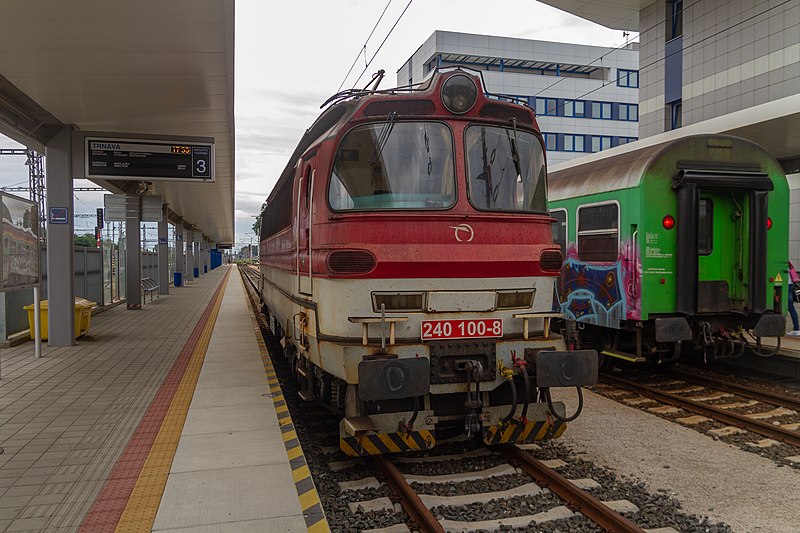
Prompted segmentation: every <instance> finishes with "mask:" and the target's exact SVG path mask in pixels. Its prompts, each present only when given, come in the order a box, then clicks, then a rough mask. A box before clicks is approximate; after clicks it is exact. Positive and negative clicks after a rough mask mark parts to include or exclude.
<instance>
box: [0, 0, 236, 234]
mask: <svg viewBox="0 0 800 533" xmlns="http://www.w3.org/2000/svg"><path fill="white" fill-rule="evenodd" d="M233 81H234V1H233V0H169V1H164V0H136V1H135V2H133V1H130V0H104V1H102V2H100V1H91V0H70V1H64V0H36V1H30V0H4V1H3V2H2V7H0V133H2V134H4V135H6V136H8V137H10V138H12V139H14V140H16V141H18V142H20V143H22V144H25V145H26V146H29V147H32V148H35V149H37V150H40V151H43V148H44V145H45V144H46V143H47V141H48V139H49V138H50V136H52V135H53V134H54V132H55V131H57V130H58V129H60V127H61V126H62V125H65V124H74V125H75V126H76V127H77V128H79V129H80V130H87V131H108V132H129V133H144V134H163V135H171V136H198V137H213V138H214V143H215V151H216V166H215V177H216V181H215V183H179V182H164V181H159V182H155V193H156V194H161V195H163V197H164V201H165V202H166V203H168V204H169V207H170V209H171V210H172V211H175V212H176V213H178V214H180V215H182V216H183V217H184V220H185V221H186V222H188V223H190V224H193V225H195V226H196V227H197V228H198V229H199V230H200V231H202V232H203V233H204V234H206V235H207V236H208V237H209V238H210V239H211V240H213V241H216V242H220V243H231V242H233V240H234V175H235V173H234V140H235V138H234V135H235V128H234V115H233V111H234V109H233V95H234V93H233ZM100 184H101V185H103V186H107V187H109V188H111V189H112V190H113V191H115V192H125V191H126V190H129V188H130V187H133V188H134V190H135V187H136V183H135V182H123V181H115V182H101V183H100Z"/></svg>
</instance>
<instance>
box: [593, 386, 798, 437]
mask: <svg viewBox="0 0 800 533" xmlns="http://www.w3.org/2000/svg"><path fill="white" fill-rule="evenodd" d="M600 381H602V382H605V383H609V384H611V385H614V386H616V387H619V388H623V389H628V390H632V391H634V392H637V393H639V394H642V395H644V396H649V397H651V398H655V399H657V400H658V401H660V402H664V403H667V404H670V405H672V406H675V407H680V408H681V409H685V410H686V411H690V412H692V413H696V414H699V415H702V416H707V417H709V418H713V419H715V420H718V421H720V422H724V423H726V424H729V425H731V426H736V427H739V428H742V429H746V430H747V431H752V432H753V433H758V434H759V435H761V436H764V437H767V438H770V439H775V440H778V441H781V442H783V443H785V444H789V445H791V446H797V447H800V432H798V431H792V430H789V429H785V428H782V427H780V426H773V425H772V424H768V423H766V422H761V421H760V420H755V419H752V418H749V417H747V416H746V415H742V414H737V413H733V412H730V411H725V410H724V409H719V408H716V407H712V406H710V405H705V404H703V403H701V402H696V401H694V400H689V399H687V398H683V397H681V396H678V395H676V394H670V393H668V392H664V391H660V390H658V389H655V388H653V387H648V386H647V385H642V384H640V383H635V382H633V381H628V380H627V379H622V378H618V377H612V376H609V375H606V374H603V375H602V376H601V378H600Z"/></svg>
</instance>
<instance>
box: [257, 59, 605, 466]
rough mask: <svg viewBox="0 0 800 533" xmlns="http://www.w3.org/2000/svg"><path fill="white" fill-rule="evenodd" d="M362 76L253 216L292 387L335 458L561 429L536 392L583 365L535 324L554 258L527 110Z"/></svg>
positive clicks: (551, 405) (469, 94)
mask: <svg viewBox="0 0 800 533" xmlns="http://www.w3.org/2000/svg"><path fill="white" fill-rule="evenodd" d="M376 87H377V82H376V83H375V84H374V87H373V88H372V89H369V90H367V89H365V90H362V91H346V92H345V93H342V94H340V95H337V96H335V97H334V98H332V99H331V101H333V102H334V103H333V104H332V105H330V106H329V107H328V108H327V109H326V110H325V111H324V112H323V113H322V115H320V117H319V118H318V119H317V120H316V122H314V124H313V125H312V126H311V128H309V129H308V130H307V131H306V133H305V135H304V136H303V138H302V139H301V141H300V144H299V145H298V146H297V148H296V150H295V151H294V153H293V154H292V157H291V159H290V161H289V163H288V164H287V166H286V168H285V170H284V171H283V173H282V174H281V176H280V179H279V180H278V182H277V184H276V185H275V188H274V190H273V191H272V193H271V194H270V196H269V198H268V199H267V206H266V208H265V210H264V212H263V213H262V221H261V242H260V263H261V267H260V268H261V296H262V300H263V303H264V311H265V314H267V316H268V317H269V320H270V326H271V328H272V331H273V332H274V333H275V334H276V335H279V336H280V337H281V342H282V344H283V345H284V347H285V354H286V356H287V357H288V358H290V360H291V361H292V368H293V369H294V371H295V372H296V375H297V379H298V382H299V384H300V388H301V396H302V397H303V398H304V399H306V400H321V401H323V402H326V403H328V404H330V405H332V406H333V407H334V408H335V409H336V410H337V412H340V413H342V415H343V418H342V421H341V423H340V437H341V438H340V445H341V448H342V450H343V451H344V452H345V453H347V454H349V455H373V454H380V453H389V452H398V451H406V450H419V449H426V448H430V447H432V446H433V445H434V443H435V435H436V433H435V430H444V429H447V428H457V429H458V430H459V431H460V430H461V429H462V428H463V430H464V431H466V432H467V433H468V434H472V435H476V436H479V437H481V438H482V439H483V440H484V441H485V442H486V443H488V444H494V443H501V442H530V441H533V440H541V439H547V438H552V437H557V436H559V435H560V434H561V433H562V432H563V430H564V429H565V427H566V426H565V423H564V422H565V421H566V420H567V419H566V415H565V407H564V405H563V404H562V403H559V402H553V401H552V400H551V399H550V395H549V387H553V386H577V387H580V386H581V385H586V384H590V383H593V382H594V381H595V380H596V377H597V364H596V355H595V354H593V353H586V352H569V351H566V350H565V346H564V342H563V340H562V338H561V336H559V335H557V334H555V333H551V332H550V331H549V322H550V319H551V318H553V316H554V315H553V314H552V311H551V310H552V304H553V284H554V280H555V279H556V276H558V275H559V269H560V267H561V261H562V257H561V253H560V251H559V249H558V247H557V246H554V245H553V241H552V233H551V222H552V219H551V218H550V216H549V215H548V210H547V184H546V165H545V157H544V150H543V144H542V138H541V134H540V132H539V129H538V126H537V124H536V120H535V118H534V115H533V113H532V111H531V110H530V109H529V108H527V107H524V106H521V105H517V104H515V103H511V102H507V101H501V100H499V99H493V98H489V97H488V96H487V95H486V94H485V93H484V89H483V83H482V79H481V77H480V76H477V75H473V74H472V73H470V72H467V71H464V70H460V69H456V70H451V71H447V72H441V71H437V72H435V73H434V74H433V75H432V76H430V77H429V78H428V79H427V80H426V81H425V82H423V83H422V84H421V85H419V86H416V87H406V88H400V89H392V90H377V88H376Z"/></svg>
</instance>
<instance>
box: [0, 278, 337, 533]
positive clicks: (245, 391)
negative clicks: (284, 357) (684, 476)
mask: <svg viewBox="0 0 800 533" xmlns="http://www.w3.org/2000/svg"><path fill="white" fill-rule="evenodd" d="M236 268H237V267H236V266H224V267H220V268H217V269H215V270H213V271H211V272H210V273H208V274H207V275H204V276H203V277H202V278H199V279H196V280H195V281H194V282H193V283H191V284H190V285H188V286H186V287H179V288H176V289H172V290H171V291H170V294H169V295H167V296H161V297H160V298H158V299H156V300H155V301H154V302H153V303H152V304H151V303H148V304H147V305H145V306H144V308H143V309H142V310H140V311H127V310H126V309H125V308H124V307H123V306H119V307H116V308H113V309H110V310H108V311H106V312H104V313H101V314H99V315H97V316H95V317H93V319H92V320H93V323H92V329H91V331H90V336H87V337H83V338H81V339H79V341H78V344H77V345H76V346H71V347H52V348H51V347H45V348H44V349H43V357H42V358H40V359H36V358H35V357H34V355H33V345H32V343H27V344H24V345H21V346H17V347H15V348H11V349H8V350H4V351H3V352H2V354H0V357H2V379H0V448H2V449H3V453H2V454H0V531H9V532H12V531H13V532H19V531H57V532H61V531H81V532H94V531H100V532H111V531H142V532H149V531H170V532H177V531H180V532H187V531H202V532H217V531H219V532H222V531H225V532H228V531H306V530H308V531H326V530H327V529H328V527H327V522H326V521H325V518H324V514H323V513H322V508H321V506H320V504H319V498H318V496H317V493H316V489H315V488H314V485H313V481H311V478H310V473H309V472H308V467H307V466H306V464H305V458H304V456H303V454H302V449H301V448H300V447H299V445H298V443H297V438H296V434H295V433H294V428H293V425H292V422H291V418H290V417H289V416H288V412H287V411H286V406H285V402H284V401H283V398H282V396H281V394H280V388H279V387H278V383H277V378H276V377H275V373H274V371H273V370H272V366H271V362H270V360H269V357H268V355H267V352H266V347H265V346H264V344H263V341H262V340H261V338H260V336H259V335H258V331H257V327H258V326H257V324H256V322H255V319H254V317H253V315H252V312H251V310H250V307H249V303H248V301H247V299H246V296H245V293H244V288H243V285H242V281H241V278H240V276H239V273H238V272H237V270H236Z"/></svg>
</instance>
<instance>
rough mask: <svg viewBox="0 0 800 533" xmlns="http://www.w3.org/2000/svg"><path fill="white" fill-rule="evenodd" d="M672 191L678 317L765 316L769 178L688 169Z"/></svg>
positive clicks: (756, 173)
mask: <svg viewBox="0 0 800 533" xmlns="http://www.w3.org/2000/svg"><path fill="white" fill-rule="evenodd" d="M687 166H688V165H687ZM672 188H673V189H675V191H676V197H677V200H678V216H677V221H678V222H677V224H676V230H677V245H678V246H677V257H676V272H675V278H676V309H677V311H678V312H680V313H684V314H686V315H693V314H695V313H719V312H730V311H734V312H736V311H748V312H751V313H762V312H764V310H765V309H766V302H767V195H768V193H769V191H771V190H772V189H773V185H772V181H771V180H770V178H769V176H767V175H766V174H765V173H763V172H760V171H759V170H758V169H757V168H754V169H752V170H750V169H744V168H743V169H738V168H737V169H735V170H733V169H732V170H724V169H713V170H705V169H693V168H685V169H683V170H681V171H679V172H678V174H677V175H676V176H675V177H674V178H673V183H672Z"/></svg>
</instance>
